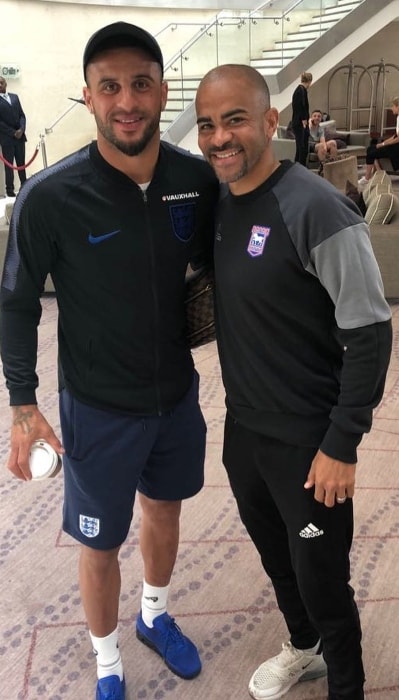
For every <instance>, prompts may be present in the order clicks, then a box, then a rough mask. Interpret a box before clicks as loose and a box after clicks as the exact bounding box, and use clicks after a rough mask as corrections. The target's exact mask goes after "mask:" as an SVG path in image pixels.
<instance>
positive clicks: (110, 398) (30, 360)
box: [1, 142, 219, 415]
mask: <svg viewBox="0 0 399 700" xmlns="http://www.w3.org/2000/svg"><path fill="white" fill-rule="evenodd" d="M218 189H219V188H218V184H217V181H216V178H215V176H214V174H213V172H212V170H211V168H210V167H209V166H208V165H207V164H206V163H205V162H204V161H203V160H202V159H201V158H199V157H197V156H193V155H191V154H189V153H187V152H185V151H182V150H181V149H179V148H176V147H174V146H171V145H170V144H167V143H163V142H161V147H160V153H159V159H158V163H157V166H156V170H155V173H154V176H153V179H152V181H151V183H150V185H149V187H148V189H147V191H146V193H145V194H143V192H142V191H141V189H140V188H139V187H138V186H137V185H136V184H135V183H134V182H133V181H132V180H130V179H129V178H128V177H126V176H125V175H124V174H123V173H121V172H120V171H118V170H116V169H115V168H113V167H112V166H111V165H109V164H108V163H107V162H106V161H105V160H104V159H103V158H102V157H101V155H100V154H99V152H98V148H97V144H96V143H95V142H93V143H92V144H90V145H89V146H86V147H84V148H82V149H81V150H79V151H77V152H76V153H74V154H73V155H71V156H68V157H67V158H65V159H63V160H62V161H60V162H59V163H57V164H55V165H54V166H52V167H50V168H48V169H46V170H43V171H42V172H40V173H37V174H36V175H34V176H33V177H32V178H30V179H29V180H28V181H27V183H26V185H24V188H23V190H22V191H21V194H20V195H19V196H18V198H17V200H16V203H15V206H14V211H13V217H12V221H11V227H10V237H9V243H8V248H7V255H6V261H5V267H4V272H3V279H2V285H1V352H2V360H3V367H4V373H5V376H6V380H7V387H8V389H9V391H10V399H11V400H10V403H11V405H24V404H33V403H36V398H35V389H36V387H37V385H38V379H37V375H36V371H35V367H36V356H37V326H38V324H39V321H40V316H41V304H40V295H41V293H42V291H43V286H44V282H45V279H46V276H47V273H50V274H51V276H52V279H53V281H54V285H55V288H56V294H57V301H58V308H59V324H58V344H59V359H60V367H61V375H62V380H61V387H62V386H64V385H65V386H66V387H67V388H68V390H69V391H70V392H71V394H72V395H74V396H75V397H76V398H78V399H79V400H81V401H83V402H84V403H87V404H89V405H93V406H97V407H100V408H101V407H103V408H106V409H108V410H116V411H123V412H131V413H134V414H138V415H153V414H162V413H163V412H165V411H167V410H170V409H171V408H172V407H173V406H174V405H175V404H176V403H177V402H178V401H179V400H180V399H181V398H182V396H184V394H185V393H186V392H187V391H188V389H189V387H190V385H191V382H192V378H193V360H192V357H191V353H190V349H189V347H188V343H187V341H186V337H185V318H184V304H183V299H184V279H185V272H186V268H187V264H188V262H189V261H191V263H192V264H193V266H194V267H195V266H198V265H199V264H201V262H203V261H204V259H205V258H207V257H209V256H210V255H211V248H212V244H213V230H214V225H213V218H214V208H215V204H216V199H217V197H218Z"/></svg>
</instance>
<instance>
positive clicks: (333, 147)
mask: <svg viewBox="0 0 399 700" xmlns="http://www.w3.org/2000/svg"><path fill="white" fill-rule="evenodd" d="M322 116H323V115H322V112H321V110H320V109H314V110H313V112H312V114H311V115H310V119H309V153H316V155H317V157H318V159H319V161H320V162H321V163H322V162H323V161H325V160H326V158H327V157H330V158H335V156H336V155H337V142H336V141H335V140H334V139H329V140H328V141H326V136H325V132H324V129H323V127H322V126H320V122H321V120H322Z"/></svg>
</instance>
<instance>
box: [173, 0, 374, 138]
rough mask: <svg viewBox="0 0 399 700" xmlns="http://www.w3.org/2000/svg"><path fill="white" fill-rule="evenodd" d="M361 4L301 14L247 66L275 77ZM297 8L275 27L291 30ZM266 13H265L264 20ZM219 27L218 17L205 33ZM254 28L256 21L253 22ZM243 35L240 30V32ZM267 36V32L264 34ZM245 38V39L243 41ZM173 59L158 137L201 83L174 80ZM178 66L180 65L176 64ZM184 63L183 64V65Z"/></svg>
mask: <svg viewBox="0 0 399 700" xmlns="http://www.w3.org/2000/svg"><path fill="white" fill-rule="evenodd" d="M363 1H364V0H337V2H336V3H335V4H334V5H332V6H330V7H326V8H325V10H324V12H323V14H316V15H312V13H311V12H310V11H309V12H308V13H306V12H301V15H302V17H303V16H306V14H308V15H309V18H308V21H306V23H303V24H299V25H298V27H296V28H295V31H291V32H288V31H287V32H284V34H283V37H282V41H276V42H275V43H274V47H273V48H272V49H267V50H266V49H265V50H263V51H262V57H261V58H253V59H251V58H250V57H249V56H248V57H247V59H246V60H248V62H249V64H250V65H251V66H253V67H254V68H256V69H257V70H259V71H260V72H261V73H262V74H264V75H268V76H270V75H273V74H277V73H278V72H279V71H280V70H281V69H282V68H284V66H286V65H287V64H288V63H289V62H290V61H292V60H293V59H294V58H295V57H296V56H298V54H300V53H301V52H302V51H303V50H305V49H306V48H307V47H308V46H310V45H311V44H312V43H313V42H314V41H315V40H316V39H318V38H320V36H322V35H323V34H324V33H326V32H327V31H328V30H329V29H331V28H332V27H334V26H335V25H336V24H337V23H338V22H339V21H340V20H341V19H343V18H344V17H346V15H348V14H349V13H350V12H351V11H352V10H353V9H355V8H356V7H357V6H358V5H360V4H361V3H362V2H363ZM298 6H302V3H300V2H297V3H294V5H292V9H291V10H290V11H287V12H286V13H285V14H282V15H281V16H279V17H278V19H277V21H276V22H275V24H279V23H280V22H281V25H283V26H284V29H285V28H288V29H289V28H290V26H291V25H292V24H293V20H295V12H296V10H297V9H298ZM266 15H267V13H266V12H265V15H264V16H266ZM251 21H252V17H251V15H249V16H248V17H247V18H246V21H242V20H241V21H240V22H239V24H241V26H242V27H243V26H244V25H245V24H246V23H247V26H248V25H249V24H250V23H251ZM218 23H221V20H220V16H218V17H217V18H216V19H215V20H214V21H213V23H211V24H209V25H208V26H207V27H206V28H204V29H205V31H206V33H208V34H209V35H211V32H215V30H216V31H217V25H218ZM254 23H255V24H256V20H255V22H254ZM293 29H294V28H293ZM241 31H243V30H241ZM204 33H205V32H202V33H201V35H200V36H198V39H195V40H194V41H191V42H190V48H192V47H193V46H194V45H195V43H196V42H197V44H199V41H200V39H201V38H202V36H203V35H204ZM266 36H267V32H266ZM246 39H247V37H245V40H246ZM184 53H185V47H182V49H181V53H180V56H179V58H180V57H181V56H183V55H184ZM177 56H178V55H176V56H175V57H174V58H173V59H172V60H171V61H169V62H168V63H167V64H166V65H165V78H166V80H167V82H168V86H169V90H168V101H167V105H166V108H165V110H164V111H163V112H162V115H161V133H165V132H166V131H167V130H168V129H169V127H170V126H171V125H173V124H174V123H175V122H176V120H177V119H178V118H180V117H181V115H182V113H184V110H186V109H189V108H190V106H191V107H192V103H193V100H194V98H195V94H196V90H197V87H198V84H199V82H200V80H201V77H202V75H199V76H187V77H186V76H184V75H183V74H182V73H179V76H176V77H174V76H173V71H174V70H175V68H174V67H173V64H174V63H176V61H177ZM237 62H238V63H244V62H245V61H244V60H242V59H240V58H238V60H237ZM177 63H179V61H177ZM182 63H183V62H182ZM204 65H205V66H206V56H204ZM211 67H213V65H210V66H208V67H206V68H205V70H204V71H203V73H206V72H207V70H209V68H211Z"/></svg>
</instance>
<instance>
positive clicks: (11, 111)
mask: <svg viewBox="0 0 399 700" xmlns="http://www.w3.org/2000/svg"><path fill="white" fill-rule="evenodd" d="M25 130H26V118H25V114H24V111H23V109H22V107H21V103H20V101H19V97H18V95H15V94H14V93H13V92H7V81H6V79H5V78H4V77H2V76H0V146H1V149H2V152H3V153H2V154H3V158H4V160H6V161H8V163H10V164H14V161H15V163H16V164H17V165H18V166H21V165H25V142H26V135H25ZM4 170H5V177H6V193H7V197H15V191H14V170H13V168H10V167H9V166H8V165H6V164H5V163H4ZM17 172H18V176H19V180H20V183H21V185H23V184H24V182H25V181H26V171H25V168H22V169H21V170H18V171H17Z"/></svg>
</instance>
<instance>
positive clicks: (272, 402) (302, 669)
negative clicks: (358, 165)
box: [197, 65, 392, 700]
mask: <svg viewBox="0 0 399 700" xmlns="http://www.w3.org/2000/svg"><path fill="white" fill-rule="evenodd" d="M277 119H278V114H277V111H276V110H275V109H272V108H270V98H269V92H268V88H267V85H266V83H265V81H264V79H263V78H262V76H261V75H260V74H259V73H257V72H256V71H255V70H254V69H252V68H249V67H248V66H234V65H233V66H229V65H227V66H220V67H219V68H216V69H214V70H213V71H211V72H210V73H209V74H207V75H206V76H205V77H204V78H203V80H202V82H201V84H200V86H199V89H198V93H197V121H198V130H199V137H198V138H199V146H200V148H201V150H202V151H203V153H204V155H205V157H206V158H207V160H208V161H209V162H210V164H211V165H212V166H213V167H214V169H215V171H216V174H217V175H218V177H219V179H220V180H221V181H222V182H226V183H228V185H229V191H227V192H226V194H225V196H224V197H223V198H222V200H221V202H220V206H219V212H218V215H217V220H216V232H215V279H216V312H217V316H216V321H217V324H216V330H217V340H218V348H219V354H220V362H221V368H222V377H223V382H224V385H225V389H226V405H227V417H226V425H225V440H224V451H223V461H224V464H225V466H226V469H227V472H228V476H229V479H230V483H231V486H232V489H233V492H234V495H235V497H236V499H237V504H238V507H239V511H240V515H241V518H242V520H243V522H244V524H245V525H246V527H247V530H248V532H249V534H250V536H251V538H252V540H253V542H254V544H255V546H256V547H257V549H258V551H259V553H260V556H261V560H262V564H263V566H264V568H265V571H266V572H267V574H268V575H269V576H270V579H271V581H272V583H273V586H274V589H275V593H276V598H277V602H278V605H279V608H280V610H281V612H282V613H283V615H284V618H285V621H286V624H287V627H288V630H289V633H290V641H289V642H288V643H285V644H283V649H282V651H281V652H280V654H278V655H277V656H276V657H273V658H272V659H269V660H267V661H265V662H264V663H262V664H261V665H260V666H259V668H258V669H257V670H256V671H255V673H254V674H253V676H252V678H251V680H250V683H249V692H250V693H251V695H252V696H253V697H254V698H256V700H266V699H267V700H276V699H277V698H280V697H282V696H283V695H285V694H286V693H287V691H288V690H289V689H290V687H291V686H292V685H294V684H295V683H296V682H297V681H299V680H302V681H303V680H310V679H313V678H318V677H321V676H323V675H325V674H326V673H327V672H328V690H329V695H328V698H329V700H363V698H364V692H363V684H364V672H363V665H362V653H361V629H360V622H359V615H358V611H357V607H356V604H355V601H354V597H353V590H352V588H351V586H350V585H349V580H350V566H349V552H350V547H351V542H352V534H353V506H352V497H353V495H354V483H355V470H356V461H357V455H356V448H357V446H358V444H359V442H360V440H361V438H362V435H363V433H364V432H367V431H369V430H370V427H371V422H372V411H373V408H374V407H375V406H376V405H377V404H378V403H379V401H380V400H381V397H382V394H383V389H384V382H385V376H386V371H387V367H388V362H389V357H390V350H391V342H392V329H391V313H390V309H389V306H388V304H387V303H386V301H385V299H384V294H383V288H382V281H381V276H380V273H379V270H378V267H377V264H376V261H375V258H374V255H373V251H372V248H371V244H370V239H369V231H368V228H367V225H366V224H365V222H364V220H363V219H362V217H361V215H360V212H359V211H358V209H357V208H356V207H355V206H354V205H353V204H352V202H351V201H350V200H349V199H347V198H346V197H344V196H343V195H341V194H340V192H339V191H338V190H336V189H335V188H334V187H332V186H331V185H330V184H329V183H326V182H325V181H324V180H322V179H321V178H319V177H317V176H315V175H314V174H313V173H310V172H309V171H307V170H306V169H305V168H303V167H302V166H300V165H299V164H297V163H295V164H293V163H290V162H289V161H283V162H282V163H279V162H278V161H277V160H276V159H275V157H274V154H273V148H272V136H273V133H274V131H275V129H276V126H277ZM321 652H322V653H321ZM324 659H325V661H324ZM325 662H326V663H325Z"/></svg>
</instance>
